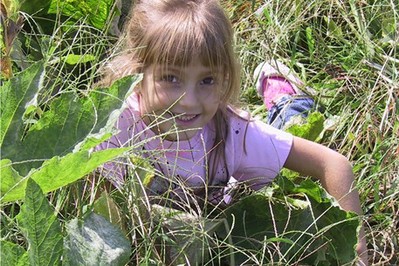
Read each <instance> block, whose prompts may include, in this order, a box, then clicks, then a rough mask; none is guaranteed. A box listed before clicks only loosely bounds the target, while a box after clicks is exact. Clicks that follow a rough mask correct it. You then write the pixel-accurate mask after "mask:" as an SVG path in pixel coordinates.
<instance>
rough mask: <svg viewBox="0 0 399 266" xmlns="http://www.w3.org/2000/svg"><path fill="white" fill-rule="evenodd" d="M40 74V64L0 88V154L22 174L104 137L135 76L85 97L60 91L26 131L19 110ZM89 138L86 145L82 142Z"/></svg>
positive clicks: (30, 97)
mask: <svg viewBox="0 0 399 266" xmlns="http://www.w3.org/2000/svg"><path fill="white" fill-rule="evenodd" d="M43 75H44V70H43V67H42V63H40V62H39V63H37V64H35V65H33V66H32V67H31V68H29V69H27V70H26V71H24V72H22V73H21V74H19V75H18V76H16V77H15V78H13V79H12V80H11V81H10V82H8V83H7V84H5V85H4V86H3V87H2V88H1V90H0V97H1V124H2V126H1V134H0V146H1V153H2V158H7V159H10V160H11V161H12V162H13V163H14V165H13V167H14V168H15V169H16V170H17V171H18V172H19V174H20V175H22V176H25V175H27V174H28V172H29V171H30V170H31V169H32V168H38V167H39V166H40V165H41V164H42V163H43V162H44V161H45V160H48V159H50V158H53V157H54V156H64V155H66V154H68V153H69V152H72V151H73V150H74V149H81V148H82V147H83V148H84V149H88V148H90V147H92V146H93V145H94V144H96V142H95V141H93V140H94V138H96V139H101V140H103V136H105V135H106V136H109V135H110V133H112V128H113V125H114V123H115V121H116V120H117V119H118V117H119V114H120V113H121V112H122V111H123V109H124V105H123V102H124V99H125V98H126V97H127V95H129V94H130V93H131V91H132V89H133V88H134V87H135V85H136V84H137V83H138V82H139V80H140V78H139V76H134V77H126V78H123V79H121V80H119V81H117V82H115V83H114V84H113V85H112V86H111V87H110V88H102V89H95V90H94V89H93V90H91V91H90V92H89V93H88V94H87V95H84V96H82V95H78V94H77V93H75V92H70V93H63V94H61V96H60V97H58V98H56V99H55V100H53V101H52V102H51V104H50V106H49V110H48V111H46V112H44V113H43V114H42V115H41V117H40V119H39V120H38V121H37V122H36V123H35V124H33V125H32V126H31V127H30V129H29V131H28V132H26V125H25V124H24V121H23V117H24V113H25V111H26V108H29V106H31V105H32V103H34V102H35V99H36V98H37V93H38V91H39V88H40V79H41V77H42V76H43ZM88 140H90V141H91V145H86V144H87V143H86V141H88ZM77 144H80V145H79V146H78V147H76V145H77Z"/></svg>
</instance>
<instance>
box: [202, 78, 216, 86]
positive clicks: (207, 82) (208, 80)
mask: <svg viewBox="0 0 399 266" xmlns="http://www.w3.org/2000/svg"><path fill="white" fill-rule="evenodd" d="M214 83H215V79H214V78H213V77H207V78H204V79H203V80H202V81H201V84H203V85H212V84H214Z"/></svg>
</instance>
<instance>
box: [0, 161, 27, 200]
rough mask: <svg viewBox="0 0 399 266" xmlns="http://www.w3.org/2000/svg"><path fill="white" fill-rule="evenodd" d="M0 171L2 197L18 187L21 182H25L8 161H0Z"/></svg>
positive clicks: (0, 195) (0, 192) (0, 194)
mask: <svg viewBox="0 0 399 266" xmlns="http://www.w3.org/2000/svg"><path fill="white" fill-rule="evenodd" d="M0 171H1V179H0V197H2V196H3V195H4V194H6V193H7V192H8V191H10V190H12V189H14V188H15V187H17V186H18V185H19V184H20V182H25V181H23V178H22V177H21V176H20V175H19V174H18V173H17V171H15V170H14V168H12V162H11V161H10V160H8V159H4V160H1V161H0Z"/></svg>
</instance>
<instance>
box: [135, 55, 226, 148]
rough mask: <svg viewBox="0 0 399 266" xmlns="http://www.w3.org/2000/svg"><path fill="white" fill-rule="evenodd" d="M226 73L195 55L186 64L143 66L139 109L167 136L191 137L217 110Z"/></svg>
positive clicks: (152, 125) (180, 138)
mask: <svg viewBox="0 0 399 266" xmlns="http://www.w3.org/2000/svg"><path fill="white" fill-rule="evenodd" d="M223 83H224V79H223V75H222V74H221V72H215V71H212V69H211V68H210V67H207V66H204V65H203V64H202V63H201V60H200V59H199V58H193V59H192V60H191V62H190V64H188V65H187V66H175V65H172V66H171V65H167V66H165V65H155V64H153V65H150V66H148V67H147V68H145V69H144V77H143V80H142V84H141V90H140V95H141V100H140V111H141V114H142V116H143V119H144V122H145V123H146V124H147V125H148V126H150V127H151V128H152V130H153V131H154V132H155V133H157V134H165V136H166V138H167V139H168V140H188V139H190V138H192V137H193V136H194V135H195V134H196V133H197V131H198V130H199V129H200V128H202V127H203V126H204V125H205V124H207V123H208V122H209V121H210V120H211V119H212V118H213V116H214V115H215V114H216V111H217V110H218V107H219V104H220V95H221V91H222V89H223V87H222V86H223Z"/></svg>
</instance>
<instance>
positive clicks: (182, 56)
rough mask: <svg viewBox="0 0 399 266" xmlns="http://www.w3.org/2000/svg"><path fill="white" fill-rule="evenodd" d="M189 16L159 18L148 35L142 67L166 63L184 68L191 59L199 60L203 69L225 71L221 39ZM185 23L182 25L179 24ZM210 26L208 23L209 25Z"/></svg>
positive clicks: (223, 49) (223, 46)
mask: <svg viewBox="0 0 399 266" xmlns="http://www.w3.org/2000/svg"><path fill="white" fill-rule="evenodd" d="M189 15H190V14H181V16H180V17H176V14H174V16H171V18H165V17H164V18H162V19H163V20H164V23H158V24H157V25H154V28H153V29H151V33H150V34H148V36H149V37H148V41H147V46H146V48H145V50H146V51H145V55H144V61H145V62H144V65H149V64H165V65H178V66H186V65H188V64H190V63H191V61H192V60H200V61H201V63H202V64H203V65H205V66H208V67H211V68H212V69H215V71H216V70H220V68H222V69H221V70H222V71H225V69H226V68H227V66H226V62H228V61H229V54H228V53H227V52H226V47H225V43H228V41H227V40H225V39H224V38H223V36H217V34H216V33H215V32H217V30H215V29H213V28H212V25H207V24H205V23H201V21H198V20H199V19H196V18H195V17H194V16H192V17H191V18H190V19H187V16H189ZM182 21H184V23H182ZM208 24H209V23H208Z"/></svg>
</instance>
